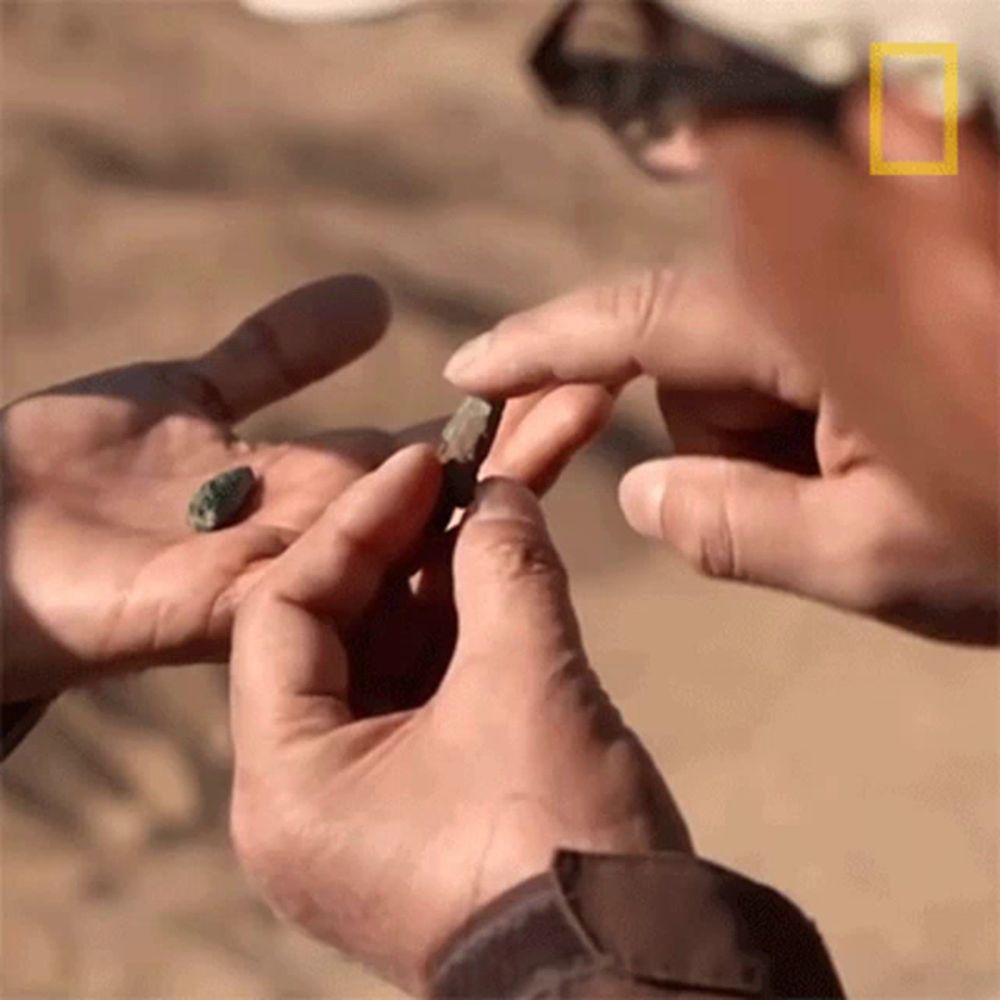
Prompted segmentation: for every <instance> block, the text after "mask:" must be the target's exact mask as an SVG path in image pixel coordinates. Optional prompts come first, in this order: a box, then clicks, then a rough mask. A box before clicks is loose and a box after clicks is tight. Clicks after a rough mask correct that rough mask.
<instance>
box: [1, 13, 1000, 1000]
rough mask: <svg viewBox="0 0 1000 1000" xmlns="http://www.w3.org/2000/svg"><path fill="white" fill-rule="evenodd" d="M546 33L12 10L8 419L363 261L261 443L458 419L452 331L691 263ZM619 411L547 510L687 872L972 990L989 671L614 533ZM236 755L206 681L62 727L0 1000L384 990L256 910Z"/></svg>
mask: <svg viewBox="0 0 1000 1000" xmlns="http://www.w3.org/2000/svg"><path fill="white" fill-rule="evenodd" d="M540 13H541V11H540V10H539V8H538V7H536V6H535V5H532V4H511V5H502V6H498V5H494V6H492V7H487V6H472V7H467V8H464V9H462V10H460V11H450V12H447V11H445V12H438V13H428V14H426V15H423V16H421V17H419V18H415V19H408V20H404V21H400V22H397V23H391V24H384V25H380V26H377V27H364V28H348V27H343V26H321V27H311V28H308V29H306V28H293V27H289V26H277V25H273V24H269V23H265V22H262V21H257V20H254V19H253V18H251V17H249V16H248V15H246V14H244V13H242V12H241V11H240V10H238V9H236V8H233V7H231V6H226V5H216V4H213V3H202V2H191V3H183V4H175V3H139V2H135V3H128V2H105V3H86V2H75V3H68V2H67V3H58V2H30V3H24V2H13V0H5V2H4V3H3V5H2V26H3V88H2V94H3V137H2V138H3V178H4V190H3V197H4V204H3V239H4V248H3V249H4V258H3V260H4V283H3V285H4V287H3V333H4V344H3V374H4V393H5V397H6V398H7V399H10V398H13V397H15V396H17V395H19V394H21V393H23V392H26V391H28V390H31V389H35V388H38V387H41V386H44V385H46V384H49V383H51V382H53V381H55V380H57V379H61V378H64V377H67V376H71V375H74V374H79V373H82V372H85V371H90V370H95V369H99V368H101V367H104V366H107V365H111V364H114V363H120V362H123V361H126V360H129V359H133V358H135V357H137V356H139V355H142V356H146V357H168V356H171V355H176V354H184V353H189V352H194V351H196V350H201V349H203V348H204V347H205V345H207V344H209V343H210V342H211V341H213V340H214V339H215V338H217V337H219V336H221V335H222V334H223V333H225V332H226V331H227V330H228V329H229V328H230V327H231V326H233V325H234V324H235V323H236V322H237V321H238V320H239V319H240V317H241V316H243V315H244V314H246V313H247V312H249V311H250V310H252V309H253V308H255V307H256V306H258V305H259V304H260V303H262V302H263V301H264V300H266V299H267V298H269V297H271V296H273V295H276V294H278V293H280V292H282V291H284V290H285V289H287V288H289V287H291V286H293V285H295V284H298V283H301V282H304V281H307V280H309V279H312V278H315V277H318V276H320V275H324V274H327V273H331V272H336V271H338V270H345V269H346V270H367V271H370V272H371V273H373V274H375V275H377V276H378V277H379V278H380V279H382V280H383V281H384V282H385V283H386V285H387V287H388V288H389V289H390V290H391V292H392V295H393V299H394V302H395V306H396V320H395V322H394V326H393V330H392V332H391V335H390V336H389V337H388V338H387V340H386V341H385V342H384V343H383V344H382V345H380V346H379V347H378V348H377V349H376V350H375V352H374V353H373V354H372V355H370V356H369V357H367V358H365V359H363V360H362V361H361V362H360V363H358V364H357V365H356V366H354V367H353V368H352V369H350V370H349V371H346V372H344V373H342V374H341V375H340V376H338V377H337V378H336V379H335V380H333V381H331V382H329V383H324V384H322V385H320V386H318V387H315V388H313V389H311V390H309V391H307V392H305V393H303V394H301V395H300V396H299V397H297V398H296V399H294V400H292V401H290V402H288V403H285V404H282V405H280V406H276V407H274V408H272V409H271V410H269V411H267V412H266V413H264V414H262V415H260V416H259V417H258V418H256V419H255V420H254V421H253V422H252V425H251V428H250V431H251V432H253V433H259V434H281V433H286V432H292V431H300V430H312V429H318V428H321V427H325V426H330V425H343V424H359V423H369V422H371V423H378V424H383V425H389V426H397V425H403V424H406V423H410V422H414V421H419V420H423V419H425V418H427V417H430V416H433V415H435V414H437V413H440V412H444V411H446V410H447V409H449V408H450V407H451V406H452V405H453V403H454V399H455V397H454V393H453V392H452V391H451V390H450V389H448V388H447V387H446V386H445V385H444V384H443V383H442V381H441V380H440V377H439V371H440V366H441V363H442V362H443V360H444V358H445V357H446V356H447V354H448V352H449V351H450V349H451V348H452V347H453V346H454V345H455V344H456V343H457V342H458V341H459V340H460V339H462V338H464V337H467V336H469V335H471V334H473V333H476V332H479V331H480V330H482V329H485V328H487V327H488V326H489V325H490V324H492V323H493V322H495V321H496V320H497V319H498V318H500V317H501V316H502V315H504V314H505V313H507V312H509V311H512V310H515V309H518V308H521V307H523V306H526V305H529V304H532V303H535V302H538V301H540V300H542V299H544V298H546V297H547V296H550V295H552V294H554V293H556V292H559V291H562V290H565V289H568V288H570V287H572V286H574V285H578V284H581V283H584V282H586V281H589V280H592V279H594V278H596V277H598V276H607V275H609V274H614V273H616V272H618V271H621V270H623V269H627V268H628V267H629V266H630V265H633V264H636V263H642V262H646V261H661V260H666V259H668V258H670V257H671V256H673V255H675V254H677V253H682V252H686V251H687V250H689V249H691V248H692V247H695V246H697V245H698V244H699V242H700V241H701V240H702V239H703V236H704V233H705V231H706V221H707V219H708V218H709V217H710V214H711V208H712V206H711V204H710V199H709V197H708V195H707V193H706V191H704V190H701V189H698V188H696V187H692V188H675V189H671V190H664V189H662V188H657V187H655V186H652V185H650V184H649V183H647V182H645V181H643V180H642V179H640V178H638V177H636V176H635V175H633V173H632V172H631V171H630V170H629V168H628V167H627V165H625V164H624V163H623V162H622V161H621V160H620V159H619V158H618V155H617V154H616V153H615V152H614V151H613V150H612V149H611V148H610V147H609V145H608V144H607V143H606V141H605V140H604V138H603V137H601V136H600V135H598V134H597V133H596V132H594V131H592V130H591V129H590V128H589V127H587V126H586V125H584V124H582V123H573V122H565V121H557V120H553V119H551V118H550V117H547V116H546V114H545V113H544V112H543V110H542V109H541V108H540V107H539V105H538V103H537V101H536V99H535V95H534V94H533V93H532V92H531V90H530V88H529V86H528V85H527V82H526V80H525V78H524V76H523V74H522V72H521V70H520V57H521V53H522V52H523V48H524V45H525V42H526V40H527V38H528V37H529V36H530V35H531V33H532V32H533V31H534V29H535V27H536V26H537V23H538V19H539V16H540ZM645 396H646V394H645V393H637V394H633V395H632V396H631V397H630V399H629V400H628V402H627V404H626V406H625V407H624V409H623V411H622V414H621V416H620V417H619V419H618V420H617V421H616V422H615V425H614V426H613V427H612V428H611V429H610V431H609V432H608V433H607V434H606V435H605V436H604V437H603V438H602V440H601V441H600V442H598V443H597V444H595V445H594V446H593V447H591V448H590V449H589V450H588V451H587V452H586V454H585V455H583V456H582V457H581V458H580V460H579V461H578V462H577V463H576V464H575V465H574V466H573V467H572V468H571V470H570V471H569V473H568V474H567V475H566V477H565V479H564V480H563V482H562V483H561V484H560V485H559V487H558V488H557V489H556V490H555V492H554V493H553V494H552V496H551V497H550V499H549V500H548V501H547V508H548V511H549V516H550V518H551V521H552V523H553V524H554V526H555V532H556V535H557V537H558V540H559V542H560V543H561V546H562V549H563V551H564V552H565V554H566V557H567V560H568V562H569V565H570V569H571V572H572V576H573V580H574V585H575V594H576V598H577V602H578V606H579V609H580V613H581V617H582V620H583V624H584V631H585V633H586V634H587V636H588V639H589V646H590V649H591V652H592V656H593V660H594V663H595V664H596V665H597V666H598V668H599V669H600V671H601V672H602V674H603V676H604V677H605V679H606V682H607V685H608V687H609V689H610V690H611V692H612V693H613V695H614V696H615V697H616V698H617V699H618V701H619V702H620V704H621V706H622V708H623V709H624V712H625V714H626V716H627V717H628V718H629V719H630V721H631V722H632V723H633V725H634V726H635V727H636V729H637V730H638V731H639V732H640V734H641V735H642V736H643V737H644V739H645V740H646V741H647V742H648V744H649V746H650V747H651V749H652V751H653V752H654V754H655V756H656V758H657V759H658V761H659V762H660V764H661V765H662V767H663V769H664V771H665V773H666V775H667V776H668V780H669V781H670V782H671V784H672V786H673V788H674V790H675V791H676V793H677V796H678V797H679V799H680V801H681V803H682V804H683V806H684V808H685V810H686V812H687V815H688V817H689V819H690V822H691V826H692V828H693V830H694V833H695V837H696V840H697V843H698V845H699V847H700V849H701V851H702V852H703V853H704V854H705V855H707V856H709V857H711V858H714V859H716V860H718V861H720V862H723V863H726V864H730V865H733V866H735V867H738V868H740V869H743V870H744V871H747V872H748V873H750V874H752V875H754V876H756V877H759V878H761V879H764V880H767V881H769V882H772V883H774V884H776V885H777V886H779V887H781V888H783V889H784V890H785V891H787V892H788V893H790V894H791V895H792V896H793V897H794V898H796V899H797V900H798V901H799V902H800V903H801V905H802V906H803V907H804V908H805V909H806V910H807V911H808V912H810V913H811V914H812V915H813V916H814V917H815V918H816V919H817V920H818V921H819V923H820V926H821V928H822V929H823V931H824V933H825V935H826V937H827V939H828V941H829V943H830V945H831V948H832V950H833V953H834V955H835V956H836V959H837V962H838V964H839V967H840V969H841V971H842V974H843V977H844V979H845V981H846V983H847V985H848V987H849V989H850V990H851V991H852V993H853V994H854V995H855V996H866V997H956V998H957V997H963V998H971V997H987V996H996V995H997V994H998V992H1000V971H998V969H1000V962H998V954H997V941H998V920H997V909H998V906H997V904H998V866H997V846H996V821H997V817H998V805H1000V795H998V727H997V704H998V702H997V694H998V692H997V684H998V681H997V677H998V673H997V670H996V666H997V664H996V662H995V661H994V659H993V658H992V657H990V656H988V655H985V654H981V653H976V652H967V651H955V650H949V649H945V648H943V647H941V646H937V645H934V644H931V643H927V642H923V641H919V640H916V639H912V638H909V637H906V636H904V635H901V634H897V633H896V632H894V631H891V630H889V629H886V628H883V627H880V626H877V625H873V624H870V623H866V622H861V621H858V620H854V619H852V618H849V617H847V616H844V615H840V614H837V613H834V612H832V611H828V610H825V609H822V608H818V607H815V606H812V605H810V604H807V603H805V602H803V601H799V600H796V599H793V598H789V597H786V596H782V595H777V594H771V593H767V592H763V591H759V590H751V589H747V588H743V587H739V586H736V585H727V584H723V583H713V582H709V581H705V580H701V579H699V578H697V577H696V576H695V575H694V574H693V573H692V572H691V571H689V570H688V569H687V568H685V567H684V566H683V565H681V564H680V563H679V561H677V560H676V559H675V558H673V557H671V556H670V555H669V554H667V553H665V552H660V551H655V550H653V549H651V548H649V547H647V546H646V545H644V544H643V543H641V542H639V541H638V540H636V539H634V538H633V537H631V536H630V534H629V533H628V531H627V530H626V528H625V527H624V525H623V524H622V522H621V519H620V517H619V515H618V512H617V508H616V506H615V502H614V490H615V484H616V482H617V478H618V477H619V475H620V474H621V472H622V471H623V470H624V469H625V468H627V467H628V465H629V464H630V463H631V462H633V461H635V460H636V458H637V457H643V456H646V455H649V454H654V453H656V452H657V451H659V450H662V449H663V447H664V440H663V435H662V432H661V430H660V428H659V427H658V426H657V424H656V422H655V421H654V420H653V419H652V417H651V415H650V412H651V411H650V405H649V400H648V399H646V398H645ZM228 753H229V750H228V737H227V732H226V717H225V699H224V683H223V677H222V675H221V673H220V672H219V670H218V669H216V668H214V667H206V666H195V667H191V668H188V669H185V670H174V671H161V672H154V673H150V674H147V675H145V676H143V677H140V678H135V679H130V680H126V681H119V682H115V683H110V684H107V685H105V686H102V687H101V688H99V689H96V690H93V691H86V692H78V693H75V694H73V695H72V696H68V697H66V698H64V699H63V700H62V701H61V702H60V703H59V704H58V706H57V707H56V708H55V709H54V710H53V711H52V712H51V714H50V715H49V717H48V718H47V719H46V720H45V722H44V723H43V724H42V726H41V727H40V728H39V729H38V730H37V732H36V733H35V734H34V736H33V738H32V739H31V740H29V742H28V743H26V744H25V745H24V746H23V747H22V749H21V750H20V751H19V752H18V753H17V754H16V755H15V756H14V757H13V758H12V760H11V762H10V763H9V765H8V766H7V767H6V768H5V771H4V781H5V786H6V792H5V802H4V806H5V807H4V810H3V827H2V830H3V963H2V968H3V972H2V975H3V983H2V992H3V995H4V996H5V997H9V998H12V1000H13V998H19V997H72V998H83V997H94V998H129V1000H133V998H139V997H170V998H178V1000H180V998H188V1000H196V998H200V997H212V998H236V997H239V998H257V997H261V998H266V997H290V996H298V997H306V996H308V997H319V996H323V997H331V998H362V997H364V998H369V997H370V998H379V997H391V996H395V995H396V994H395V993H394V991H392V990H391V989H389V988H388V987H386V986H384V985H382V984H380V983H378V982H376V981H373V980H372V979H370V978H368V977H367V976H366V975H365V974H364V973H363V972H362V971H360V970H359V969H358V968H356V967H355V966H352V965H350V964H347V963H345V962H343V961H342V960H341V959H340V958H339V957H338V956H337V955H335V954H333V953H332V952H330V951H329V950H328V949H325V948H323V947H321V946H318V945H315V944H313V943H311V942H308V941H306V940H305V939H303V938H301V937H299V936H298V935H297V934H296V933H295V932H294V931H292V930H291V929H288V928H286V927H283V926H281V925H279V924H278V923H276V922H275V921H274V920H273V919H272V918H271V916H270V915H269V914H268V912H267V910H266V909H265V908H264V907H262V906H261V905H260V904H259V903H258V902H257V901H256V900H255V898H254V895H253V893H252V892H251V891H250V889H249V888H248V887H247V886H246V884H245V883H244V881H243V879H242V877H241V875H240V873H239V871H238V870H237V868H236V866H235V864H234V861H233V858H232V856H231V854H230V852H229V849H228V845H227V841H226V832H225V812H226V798H227V787H228V786H227V783H228Z"/></svg>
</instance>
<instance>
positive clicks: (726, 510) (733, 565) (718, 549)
mask: <svg viewBox="0 0 1000 1000" xmlns="http://www.w3.org/2000/svg"><path fill="white" fill-rule="evenodd" d="M688 503H689V504H690V505H691V506H690V507H689V508H688V509H687V510H686V511H684V512H683V514H682V517H681V525H680V530H679V531H676V532H675V531H670V530H668V531H667V532H666V534H667V535H668V537H671V536H672V537H677V536H678V534H679V546H678V547H679V548H680V551H681V554H682V555H683V556H684V557H685V558H686V559H687V561H688V562H689V563H690V564H691V565H692V566H694V568H695V569H696V570H698V572H699V573H701V574H702V575H704V576H707V577H713V578H716V579H737V578H739V577H740V563H739V556H738V552H737V545H736V537H737V525H736V510H735V504H734V501H733V494H732V491H731V490H730V489H729V488H728V487H726V486H723V488H722V489H720V490H719V491H718V492H717V493H716V494H715V495H714V496H698V497H693V498H691V499H689V500H688ZM669 516H670V515H669V512H668V511H667V510H666V509H664V511H662V512H661V517H662V518H663V519H664V521H665V522H666V520H667V519H668V518H669ZM664 526H665V528H667V527H668V525H667V524H666V523H665V525H664Z"/></svg>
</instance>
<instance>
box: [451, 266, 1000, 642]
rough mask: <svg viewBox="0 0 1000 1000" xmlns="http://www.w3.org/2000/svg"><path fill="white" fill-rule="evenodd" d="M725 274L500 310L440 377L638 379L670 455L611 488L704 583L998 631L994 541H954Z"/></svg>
mask: <svg viewBox="0 0 1000 1000" xmlns="http://www.w3.org/2000/svg"><path fill="white" fill-rule="evenodd" d="M721 275H722V272H721V271H720V272H718V273H706V272H704V271H700V270H698V269H695V268H691V269H689V270H687V271H685V270H680V269H675V270H671V269H663V270H654V271H649V272H646V273H644V274H641V275H638V276H636V277H634V278H631V279H628V280H625V281H622V282H621V283H619V284H616V285H612V286H608V287H604V288H597V289H589V290H585V291H582V292H577V293H574V294H571V295H568V296H566V297H564V298H561V299H557V300H555V301H553V302H550V303H548V304H546V305H543V306H541V307H539V308H536V309H533V310H530V311H528V312H525V313H522V314H519V315H515V316H513V317H510V318H508V319H506V320H504V321H503V322H502V323H500V324H499V326H497V327H496V329H495V330H493V331H491V332H490V333H487V334H484V335H483V336H482V337H481V338H479V339H477V340H476V341H473V342H471V343H470V344H468V345H466V346H465V347H464V348H463V349H462V351H461V352H459V353H458V354H456V355H455V356H454V357H453V359H452V360H451V362H450V363H449V366H448V368H447V369H446V375H447V376H448V377H449V378H450V379H451V381H452V382H454V383H455V384H456V385H458V386H459V387H461V388H462V389H464V390H465V391H469V392H480V393H484V394H496V395H501V396H502V395H504V394H507V393H522V392H526V391H529V390H538V389H539V388H542V387H552V386H556V385H560V384H563V383H566V382H573V383H578V382H594V383H599V384H604V385H608V386H618V385H620V384H622V383H624V382H627V381H628V380H629V379H632V378H635V377H637V376H640V375H645V376H648V377H650V378H652V379H653V380H655V382H656V383H657V386H658V393H659V400H660V407H661V410H662V412H663V414H664V417H665V419H666V423H667V425H668V427H669V431H670V436H671V438H672V439H673V443H674V447H675V454H674V456H673V457H670V458H665V459H662V460H659V461H655V462H650V463H646V464H644V465H642V466H639V467H638V468H635V469H633V470H631V471H630V472H629V473H628V474H627V475H626V477H625V479H624V480H623V482H622V484H621V489H620V501H621V504H622V507H623V509H624V513H625V516H626V517H627V519H628V520H629V522H630V523H631V524H632V526H633V527H634V528H635V529H636V530H637V531H639V532H641V533H643V534H645V535H648V536H650V537H653V538H657V539H662V540H663V541H665V542H667V543H668V544H670V545H672V546H673V547H674V548H675V549H677V550H678V551H679V552H680V553H681V554H682V555H684V556H685V557H686V558H687V559H688V560H689V561H691V562H692V563H693V564H694V565H695V566H697V567H698V568H699V569H700V570H702V571H704V572H705V573H708V574H710V575H713V576H717V577H723V578H729V579H735V580H744V581H749V582H753V583H758V584H765V585H768V586H772V587H777V588H780V589H783V590H788V591H792V592H794V593H798V594H803V595H807V596H810V597H814V598H818V599H820V600H822V601H825V602H828V603H830V604H833V605H835V606H837V607H841V608H845V609H850V610H853V611H858V612H862V613H865V614H868V615H873V616H875V617H878V618H880V619H883V620H886V621H889V622H893V623H895V624H898V625H902V626H904V627H906V628H909V629H911V630H914V631H917V632H920V633H923V634H927V635H932V636H938V637H944V638H949V639H952V640H959V641H967V642H993V641H995V637H996V629H997V619H998V599H997V557H996V551H995V550H991V549H990V548H989V547H988V546H980V547H978V548H975V547H968V546H966V545H963V544H961V543H960V541H959V540H958V539H956V536H955V534H954V532H953V531H952V530H951V528H950V526H949V525H948V524H947V523H945V522H944V521H943V520H942V519H940V518H939V517H937V516H936V514H935V513H932V511H931V510H930V509H929V508H928V507H927V506H926V505H925V504H924V503H923V502H922V501H921V500H920V499H918V497H917V496H916V495H915V494H914V493H913V492H912V491H911V489H910V488H909V486H908V485H907V483H906V482H904V480H903V479H902V478H901V477H900V476H899V475H897V474H896V473H895V472H894V471H893V470H892V469H890V468H889V467H888V466H887V465H886V464H885V463H884V462H882V461H881V460H880V457H879V455H878V453H877V452H876V451H875V449H873V447H872V446H871V444H870V443H869V442H868V440H866V438H865V436H864V435H862V434H861V433H859V432H858V431H857V430H856V429H855V428H853V427H852V426H851V425H850V424H849V423H847V422H846V421H845V420H844V418H843V415H842V413H841V412H840V411H839V410H838V407H837V406H836V405H835V404H834V401H833V400H832V399H831V397H830V395H829V393H828V392H827V391H826V388H825V386H824V385H823V384H822V382H821V380H820V379H819V377H818V376H817V375H816V374H815V373H814V372H813V371H812V370H810V369H809V368H808V367H807V366H806V365H804V364H803V363H802V362H801V361H800V360H799V359H798V357H797V356H796V355H794V354H793V353H792V352H791V350H790V349H789V348H788V347H787V346H786V345H785V341H783V340H782V339H779V338H777V337H776V336H775V335H774V334H773V331H772V330H771V329H770V327H769V326H768V325H766V324H765V323H763V322H762V321H761V320H760V319H759V318H758V314H757V312H756V310H755V307H754V306H753V305H751V303H750V302H749V300H748V299H747V298H746V297H745V296H744V294H743V293H742V292H740V291H738V290H737V285H736V283H735V282H734V281H733V280H731V279H729V278H725V277H722V276H721Z"/></svg>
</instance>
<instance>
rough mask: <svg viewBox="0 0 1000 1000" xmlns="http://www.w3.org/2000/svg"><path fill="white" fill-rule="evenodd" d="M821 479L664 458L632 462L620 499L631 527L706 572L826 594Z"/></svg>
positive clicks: (829, 558)
mask: <svg viewBox="0 0 1000 1000" xmlns="http://www.w3.org/2000/svg"><path fill="white" fill-rule="evenodd" d="M821 485H822V483H821V481H819V480H813V479H805V478H803V477H800V476H796V475H792V474H790V473H786V472H776V471H774V470H771V469H768V468H766V467H764V466H761V465H757V464H755V463H752V462H743V461H735V460H731V459H724V458H714V457H684V458H670V459H665V460H661V461H655V462H647V463H645V464H643V465H639V466H637V467H636V468H634V469H632V470H631V471H630V472H629V473H628V474H627V475H626V476H625V477H624V479H623V480H622V482H621V486H620V488H619V502H620V503H621V506H622V510H623V511H624V514H625V517H626V520H628V522H629V524H630V525H631V526H632V528H633V529H634V530H635V531H637V532H639V533H640V534H642V535H645V536H647V537H649V538H655V539H658V540H660V541H664V542H666V543H667V544H668V545H670V546H671V547H673V548H674V549H676V550H677V551H678V552H679V553H680V554H681V555H682V556H683V557H684V558H685V559H686V560H687V561H688V562H690V563H691V564H692V565H694V566H695V567H696V568H697V569H698V570H700V571H701V572H703V573H705V574H707V575H709V576H714V577H721V578H724V579H731V580H743V581H747V582H752V583H759V584H765V585H767V586H771V587H778V588H780V589H783V590H790V591H794V592H796V593H800V594H810V595H812V596H817V597H827V596H828V594H829V587H830V586H832V584H833V581H832V580H827V579H824V575H825V574H829V573H830V570H831V566H832V564H833V555H834V553H835V551H836V546H835V545H833V546H831V543H830V541H829V539H830V522H829V519H827V520H826V523H824V521H823V519H822V518H821V516H820V515H821V514H822V511H823V508H822V506H821V505H819V504H818V503H817V496H818V495H819V496H820V497H821V496H822V494H821V493H820V494H817V487H818V486H821ZM841 541H842V539H841Z"/></svg>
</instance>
